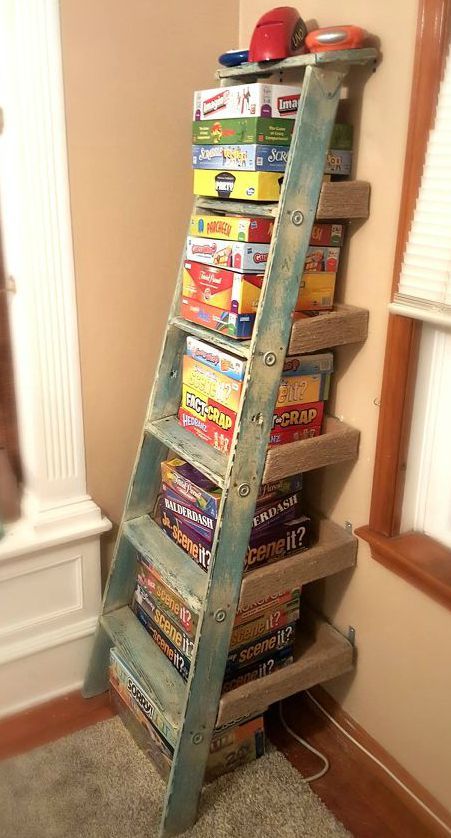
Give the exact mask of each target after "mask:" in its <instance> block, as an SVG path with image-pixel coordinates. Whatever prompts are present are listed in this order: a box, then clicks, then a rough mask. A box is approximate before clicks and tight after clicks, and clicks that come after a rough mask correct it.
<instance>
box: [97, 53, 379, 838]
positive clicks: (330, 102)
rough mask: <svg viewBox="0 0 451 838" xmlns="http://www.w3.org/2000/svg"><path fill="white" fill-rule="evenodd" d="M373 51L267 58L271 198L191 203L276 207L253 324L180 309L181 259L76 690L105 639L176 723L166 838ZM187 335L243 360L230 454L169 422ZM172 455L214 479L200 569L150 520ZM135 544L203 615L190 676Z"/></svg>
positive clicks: (193, 772) (226, 639)
mask: <svg viewBox="0 0 451 838" xmlns="http://www.w3.org/2000/svg"><path fill="white" fill-rule="evenodd" d="M375 58H376V51H375V50H373V49H362V50H354V51H347V52H336V53H332V52H329V53H323V54H320V55H306V56H300V57H296V58H291V59H287V60H286V61H283V62H278V63H277V64H274V65H273V66H272V68H271V71H272V72H274V71H276V70H277V71H279V70H284V69H288V68H290V69H292V68H299V70H300V71H302V73H303V86H302V94H301V98H300V102H299V110H298V114H297V118H296V122H295V127H294V132H293V139H292V143H291V146H290V150H289V156H288V164H287V168H286V173H285V178H284V182H283V187H282V192H281V196H280V201H279V204H278V207H277V205H274V204H272V205H271V206H268V205H264V204H251V203H247V202H246V203H238V202H236V201H234V202H232V201H230V202H229V203H224V202H222V203H219V202H217V201H206V200H205V199H197V202H196V201H195V208H196V206H198V207H202V208H204V209H205V207H207V206H210V207H211V209H212V210H213V211H214V210H215V209H218V208H219V207H221V209H222V210H226V211H229V212H233V213H234V214H251V215H267V214H274V208H275V206H276V207H277V212H276V213H275V214H276V221H275V227H274V234H273V237H272V244H271V250H270V254H269V260H268V263H267V267H266V273H265V281H264V284H263V289H262V294H261V297H260V304H259V308H258V312H257V315H256V320H255V326H254V331H253V335H252V338H251V340H250V341H245V342H240V341H235V340H232V339H230V338H227V337H226V336H225V335H222V334H217V333H215V332H213V331H209V330H206V329H203V328H202V327H200V326H196V325H194V324H191V323H189V322H187V321H185V320H183V319H182V318H181V317H180V316H178V309H179V302H180V293H181V277H182V266H183V259H182V263H181V267H180V270H179V275H178V281H177V286H176V289H175V293H174V299H173V303H172V308H171V311H170V314H169V320H168V325H167V330H166V335H165V338H164V344H163V348H162V352H161V357H160V361H159V366H158V371H157V374H156V379H155V382H154V385H153V389H152V394H151V397H150V402H149V407H148V412H147V417H146V422H145V425H144V430H143V436H142V441H141V444H140V446H139V451H138V455H137V459H136V463H135V467H134V470H133V475H132V479H131V483H130V487H129V492H128V496H127V500H126V505H125V511H124V517H123V521H122V524H121V528H120V532H119V536H118V540H117V544H116V550H115V555H114V559H113V563H112V567H111V571H110V575H109V578H108V582H107V585H106V589H105V594H104V599H103V606H102V614H101V616H100V619H99V624H98V628H97V632H96V636H95V642H94V649H93V653H92V657H91V661H90V665H89V669H88V673H87V675H86V680H85V686H84V695H85V696H92V695H95V694H98V693H100V692H103V691H105V690H106V689H107V687H108V664H109V652H110V648H111V647H112V646H114V647H116V648H117V649H118V650H119V651H120V653H121V654H122V655H123V656H124V657H125V659H126V660H128V662H129V663H130V665H131V666H132V667H133V669H134V670H135V671H136V673H137V674H138V675H139V677H140V678H141V680H142V682H143V685H144V686H145V687H146V689H147V690H148V692H149V694H150V695H151V696H152V697H153V698H154V699H155V701H156V703H157V704H158V706H160V707H161V709H162V710H163V712H164V713H165V714H166V715H167V717H168V718H169V719H170V720H171V721H172V722H173V723H174V724H175V726H176V727H177V729H178V740H177V744H176V748H175V753H174V758H173V762H172V768H171V773H170V777H169V781H168V786H167V792H166V798H165V803H164V811H163V817H162V823H161V835H162V836H171V835H177V834H179V833H181V832H183V831H185V830H186V829H187V828H188V827H190V826H191V825H192V824H193V823H194V822H195V820H196V816H197V809H198V803H199V797H200V793H201V789H202V784H203V778H204V771H205V766H206V762H207V757H208V753H209V746H210V740H211V736H212V732H213V729H214V726H215V722H216V719H217V713H218V706H219V700H220V696H221V687H222V682H223V677H224V671H225V665H226V659H227V655H228V650H229V643H230V636H231V632H232V627H233V623H234V618H235V612H236V608H237V604H238V601H239V597H240V587H241V581H242V571H243V562H244V557H245V553H246V547H247V544H248V541H249V535H250V531H251V525H252V517H253V514H254V508H255V503H256V498H257V493H258V489H259V486H260V483H261V479H262V474H263V469H264V465H265V457H266V449H267V443H268V438H269V433H270V429H271V424H272V416H273V407H274V404H275V401H276V398H277V391H278V386H279V379H280V376H281V372H282V365H283V362H284V358H285V354H286V351H287V346H288V342H289V339H290V331H291V315H292V312H293V310H294V306H295V303H296V299H297V295H298V289H299V278H300V276H301V274H302V270H303V266H304V262H305V257H306V251H307V247H308V244H309V240H310V234H311V229H312V224H313V221H314V218H315V211H316V206H317V203H318V198H319V194H320V190H321V183H322V178H323V171H324V160H325V156H326V152H327V149H328V146H329V140H330V136H331V132H332V127H333V124H334V120H335V115H336V109H337V105H338V101H339V98H340V90H341V86H342V82H343V79H344V78H345V76H346V74H347V73H348V71H349V69H350V67H351V65H353V64H368V63H371V62H374V60H375ZM265 74H266V75H267V74H268V68H267V66H263V67H262V66H260V65H247V66H246V67H241V68H234V69H230V70H227V71H220V77H221V78H222V79H225V80H226V82H227V83H234V81H235V80H236V81H251V80H254V79H255V78H257V77H258V76H262V75H265ZM187 333H188V334H193V335H197V336H199V337H202V338H203V339H204V340H206V341H208V342H209V343H211V344H214V345H216V346H217V347H219V348H221V349H227V350H229V351H231V352H233V353H235V354H236V355H239V356H241V357H243V358H245V359H246V361H247V371H246V377H245V381H244V387H243V393H242V399H241V405H240V409H239V412H238V417H237V423H236V431H235V436H234V440H233V443H232V446H231V450H230V454H229V455H228V456H226V455H225V454H222V453H220V452H219V451H216V450H214V449H213V448H211V447H209V446H207V445H206V444H205V443H203V442H202V441H201V440H199V439H197V437H195V436H194V435H192V434H190V433H189V432H188V431H186V430H185V429H184V428H182V427H181V426H180V425H179V424H178V421H177V409H178V406H179V401H180V393H181V359H182V355H183V352H184V346H185V339H186V334H187ZM302 444H303V443H299V445H302ZM168 450H172V451H174V452H175V453H176V454H177V455H179V456H180V457H182V458H183V459H185V460H187V461H188V462H189V463H191V464H192V465H194V466H195V467H196V468H197V469H199V470H200V471H201V472H203V473H204V474H205V475H207V476H208V477H210V478H211V479H212V480H213V481H214V482H215V483H216V484H217V485H218V486H220V487H221V488H222V500H221V505H220V510H219V515H218V525H217V528H216V533H215V538H214V543H213V547H212V557H211V564H210V570H209V573H208V574H206V573H205V572H204V571H203V570H202V569H201V568H200V567H198V566H197V565H196V564H195V563H194V562H193V561H192V560H190V559H189V558H188V557H187V556H186V555H185V554H184V553H183V552H181V550H179V548H178V547H177V546H176V545H175V544H173V543H172V542H171V541H170V540H169V538H167V537H166V535H165V534H164V533H163V532H162V531H161V530H160V529H159V527H158V526H157V525H156V524H155V523H154V522H153V521H152V519H151V518H150V517H149V513H150V511H151V510H152V509H153V508H154V504H155V501H156V498H157V495H158V491H159V488H160V463H161V461H162V460H164V459H166V457H167V453H168ZM137 551H139V552H142V553H144V554H145V555H147V556H149V557H150V559H151V561H152V563H153V564H154V566H155V567H156V569H157V570H158V572H159V573H160V574H161V576H162V577H163V578H164V579H165V580H166V581H167V582H168V584H169V585H170V587H172V588H173V589H174V590H175V591H177V592H178V593H179V595H180V596H181V597H182V598H183V599H184V600H186V602H187V603H188V605H189V607H190V608H191V609H192V610H193V611H194V612H195V613H196V614H198V615H199V619H198V626H197V634H196V641H195V646H194V652H193V659H192V664H191V669H190V675H189V680H188V684H187V685H185V683H184V682H183V681H182V679H181V677H180V676H179V675H178V673H177V672H176V670H175V669H173V667H172V666H171V664H170V663H169V661H168V660H167V659H166V657H165V656H164V654H163V653H162V652H161V651H160V650H159V649H158V647H157V646H156V644H154V642H153V641H152V640H151V638H150V636H149V635H148V634H147V633H146V631H145V629H144V628H143V626H142V625H141V624H140V623H139V621H138V619H137V618H136V617H135V615H134V613H133V612H132V610H131V609H130V608H129V603H130V601H131V598H132V594H133V590H134V586H135V580H136V553H137ZM270 677H274V676H270ZM265 680H266V679H262V682H264V681H265ZM258 683H259V682H258Z"/></svg>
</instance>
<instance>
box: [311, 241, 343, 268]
mask: <svg viewBox="0 0 451 838" xmlns="http://www.w3.org/2000/svg"><path fill="white" fill-rule="evenodd" d="M339 260H340V248H339V247H320V246H318V247H316V246H315V247H313V246H312V245H310V247H308V248H307V256H306V259H305V264H304V271H305V272H306V273H311V272H312V271H328V272H330V273H337V270H338V262H339Z"/></svg>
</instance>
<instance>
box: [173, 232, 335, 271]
mask: <svg viewBox="0 0 451 838" xmlns="http://www.w3.org/2000/svg"><path fill="white" fill-rule="evenodd" d="M269 248H270V245H269V244H254V243H252V242H232V241H230V242H224V241H222V240H221V239H204V238H200V237H197V236H188V238H187V240H186V257H187V259H193V260H195V261H196V262H202V264H204V265H213V266H215V267H219V268H227V269H228V270H232V271H239V272H240V273H255V274H258V273H260V274H261V273H262V271H264V270H265V266H266V262H267V261H268V254H269ZM314 270H320V268H315V269H314Z"/></svg>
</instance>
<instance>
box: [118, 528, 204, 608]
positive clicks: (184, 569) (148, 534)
mask: <svg viewBox="0 0 451 838" xmlns="http://www.w3.org/2000/svg"><path fill="white" fill-rule="evenodd" d="M124 535H125V536H126V537H127V538H128V540H129V541H130V542H131V543H132V544H133V546H134V547H136V549H137V550H138V551H139V553H142V554H143V555H144V556H146V557H147V558H148V559H149V560H150V561H151V563H152V565H153V566H154V567H155V569H156V570H157V572H158V574H159V575H160V576H161V578H162V579H163V581H164V582H167V584H168V585H169V587H170V588H171V589H172V590H173V591H175V592H176V593H177V594H179V596H180V597H181V598H182V599H183V600H184V601H185V602H186V604H187V605H188V607H189V608H190V610H191V611H194V612H195V613H196V614H200V612H201V610H202V602H203V599H204V596H205V591H206V587H207V574H206V573H204V571H203V570H202V568H200V567H199V565H197V564H196V562H193V560H192V559H190V558H189V556H187V555H186V553H184V552H183V551H182V550H180V548H179V547H177V545H176V544H174V542H173V541H171V539H170V538H168V536H167V535H165V533H164V532H163V530H161V529H160V527H159V526H158V525H157V524H156V523H155V521H153V520H152V519H151V518H149V516H148V515H143V516H141V517H140V518H133V519H132V520H131V521H127V523H126V524H124Z"/></svg>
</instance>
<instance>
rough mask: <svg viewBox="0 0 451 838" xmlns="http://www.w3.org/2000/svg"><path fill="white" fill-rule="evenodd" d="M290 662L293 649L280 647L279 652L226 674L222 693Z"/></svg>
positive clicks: (291, 661) (275, 670) (261, 676)
mask: <svg viewBox="0 0 451 838" xmlns="http://www.w3.org/2000/svg"><path fill="white" fill-rule="evenodd" d="M291 663H293V650H292V647H290V646H289V647H288V648H287V649H281V651H280V652H276V653H275V654H273V655H271V657H270V658H267V659H266V660H262V661H259V662H257V663H253V664H251V665H250V666H246V667H244V668H243V669H240V670H238V671H237V672H235V673H233V674H232V675H229V676H227V677H226V678H225V679H224V683H223V685H222V691H223V693H226V692H230V690H234V689H236V688H237V687H241V686H243V684H249V683H250V682H251V681H257V680H258V679H259V678H265V677H266V676H267V675H272V674H273V672H277V670H278V669H282V667H284V666H289V665H290V664H291Z"/></svg>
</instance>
